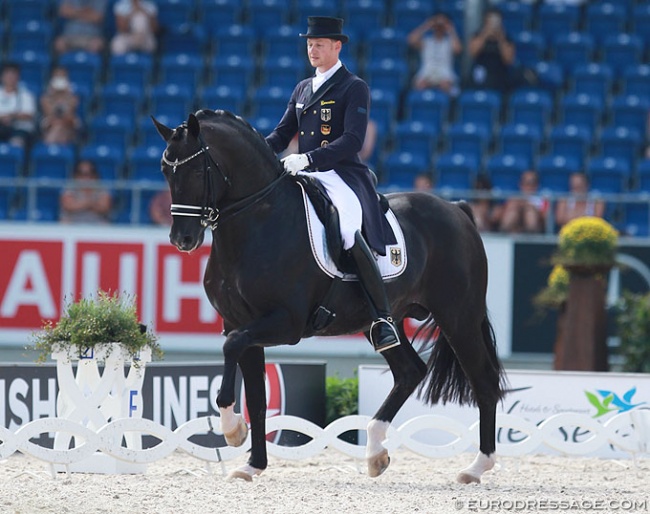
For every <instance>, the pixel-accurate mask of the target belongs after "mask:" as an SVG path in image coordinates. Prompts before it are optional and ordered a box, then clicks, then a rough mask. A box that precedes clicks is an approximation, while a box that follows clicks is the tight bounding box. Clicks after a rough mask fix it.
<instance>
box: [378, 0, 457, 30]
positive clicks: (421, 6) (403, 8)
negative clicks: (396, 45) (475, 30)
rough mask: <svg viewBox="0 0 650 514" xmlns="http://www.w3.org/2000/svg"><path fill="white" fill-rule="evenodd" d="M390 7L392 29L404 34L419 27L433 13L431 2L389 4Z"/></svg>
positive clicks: (411, 0) (423, 0) (415, 0)
mask: <svg viewBox="0 0 650 514" xmlns="http://www.w3.org/2000/svg"><path fill="white" fill-rule="evenodd" d="M390 5H392V9H391V18H392V20H393V27H394V28H395V29H396V30H402V31H404V32H406V33H408V32H410V31H411V30H413V29H414V28H415V27H417V26H418V25H420V24H421V23H422V22H423V21H424V20H425V19H426V18H427V17H429V16H431V14H432V13H433V2H427V1H425V0H407V1H404V2H390ZM456 30H458V27H456Z"/></svg>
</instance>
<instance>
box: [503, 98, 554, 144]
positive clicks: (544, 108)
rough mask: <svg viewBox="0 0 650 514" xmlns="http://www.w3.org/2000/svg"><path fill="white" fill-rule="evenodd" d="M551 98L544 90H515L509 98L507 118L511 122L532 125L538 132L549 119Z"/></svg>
mask: <svg viewBox="0 0 650 514" xmlns="http://www.w3.org/2000/svg"><path fill="white" fill-rule="evenodd" d="M552 112H553V100H552V98H551V95H550V94H549V93H547V92H546V91H543V90H540V91H517V92H515V93H514V94H513V95H512V96H511V97H510V100H509V119H510V122H511V123H523V124H526V125H530V126H534V127H536V128H537V130H538V131H539V133H540V134H543V133H544V132H545V130H546V126H547V125H548V124H549V123H550V121H551V114H552Z"/></svg>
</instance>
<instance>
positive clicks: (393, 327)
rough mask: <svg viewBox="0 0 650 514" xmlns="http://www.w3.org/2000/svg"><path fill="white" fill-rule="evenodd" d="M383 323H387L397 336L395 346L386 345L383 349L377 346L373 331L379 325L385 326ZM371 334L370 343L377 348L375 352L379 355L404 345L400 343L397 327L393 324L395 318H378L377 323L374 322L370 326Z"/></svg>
mask: <svg viewBox="0 0 650 514" xmlns="http://www.w3.org/2000/svg"><path fill="white" fill-rule="evenodd" d="M383 323H385V324H386V325H388V326H389V327H390V330H391V331H392V332H393V335H394V336H395V342H394V343H393V344H389V345H385V346H382V347H377V345H376V344H375V340H374V337H373V330H374V329H375V327H376V326H377V325H380V324H383ZM369 334H370V342H371V343H372V346H373V347H374V348H375V350H376V351H377V352H378V353H381V352H383V351H386V350H390V349H391V348H394V347H396V346H399V345H400V344H402V343H401V342H400V339H399V334H398V333H397V328H395V325H394V324H393V318H392V317H391V316H388V317H386V318H378V319H376V320H375V321H373V322H372V324H371V325H370V331H369Z"/></svg>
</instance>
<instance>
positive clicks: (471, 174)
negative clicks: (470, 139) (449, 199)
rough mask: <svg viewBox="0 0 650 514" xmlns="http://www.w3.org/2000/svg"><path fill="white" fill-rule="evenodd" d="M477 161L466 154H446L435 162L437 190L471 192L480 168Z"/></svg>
mask: <svg viewBox="0 0 650 514" xmlns="http://www.w3.org/2000/svg"><path fill="white" fill-rule="evenodd" d="M479 162H480V161H478V160H477V159H475V158H474V156H473V155H469V154H466V153H453V152H452V153H445V154H442V155H440V156H439V157H438V158H437V159H436V162H435V171H436V188H437V189H443V190H444V189H462V190H466V191H469V190H470V189H472V184H473V183H474V179H475V178H476V174H477V170H478V168H479V166H478V163H479Z"/></svg>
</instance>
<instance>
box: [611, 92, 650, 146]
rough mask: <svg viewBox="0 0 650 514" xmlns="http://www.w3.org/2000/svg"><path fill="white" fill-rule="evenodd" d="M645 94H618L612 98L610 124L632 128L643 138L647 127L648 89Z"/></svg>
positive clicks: (649, 93) (649, 110) (648, 110)
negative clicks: (643, 95)
mask: <svg viewBox="0 0 650 514" xmlns="http://www.w3.org/2000/svg"><path fill="white" fill-rule="evenodd" d="M646 95H647V96H645V97H642V96H637V95H619V96H617V97H616V98H614V99H613V100H612V106H611V117H612V124H613V125H614V126H616V127H627V128H631V129H634V130H636V131H638V132H639V135H640V136H641V137H642V138H643V136H644V135H645V134H646V131H647V127H648V115H649V113H650V91H649V92H647V93H646Z"/></svg>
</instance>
